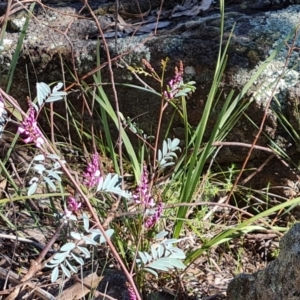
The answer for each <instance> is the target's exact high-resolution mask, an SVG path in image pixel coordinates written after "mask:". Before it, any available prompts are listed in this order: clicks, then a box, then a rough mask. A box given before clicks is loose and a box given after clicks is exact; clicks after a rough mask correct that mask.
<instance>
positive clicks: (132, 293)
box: [127, 283, 137, 300]
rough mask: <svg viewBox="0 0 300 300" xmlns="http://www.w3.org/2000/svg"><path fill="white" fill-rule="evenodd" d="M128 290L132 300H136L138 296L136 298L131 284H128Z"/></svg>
mask: <svg viewBox="0 0 300 300" xmlns="http://www.w3.org/2000/svg"><path fill="white" fill-rule="evenodd" d="M127 290H128V293H129V298H130V300H136V299H137V296H136V294H135V292H134V290H133V288H132V286H131V285H130V284H129V283H127Z"/></svg>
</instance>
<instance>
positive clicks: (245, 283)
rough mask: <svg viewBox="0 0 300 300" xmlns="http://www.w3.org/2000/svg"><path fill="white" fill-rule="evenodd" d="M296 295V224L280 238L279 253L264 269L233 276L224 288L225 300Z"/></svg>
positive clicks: (299, 277)
mask: <svg viewBox="0 0 300 300" xmlns="http://www.w3.org/2000/svg"><path fill="white" fill-rule="evenodd" d="M299 299H300V224H295V225H294V226H293V227H292V228H291V229H290V230H289V232H288V233H287V234H286V235H285V236H284V237H283V238H282V240H281V242H280V254H279V256H278V258H277V259H275V260H274V261H272V262H271V263H270V264H269V265H268V266H267V267H266V268H265V269H264V270H261V271H258V272H256V273H254V274H240V275H238V276H236V277H235V278H234V279H233V280H232V281H231V282H230V283H229V286H228V289H227V300H299Z"/></svg>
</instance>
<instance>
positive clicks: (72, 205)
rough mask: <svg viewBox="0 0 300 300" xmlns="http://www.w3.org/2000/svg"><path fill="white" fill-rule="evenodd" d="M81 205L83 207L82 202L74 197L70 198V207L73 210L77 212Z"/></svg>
mask: <svg viewBox="0 0 300 300" xmlns="http://www.w3.org/2000/svg"><path fill="white" fill-rule="evenodd" d="M80 207H81V203H80V202H77V201H76V199H75V198H74V197H69V198H68V209H69V210H70V211H71V212H77V211H78V210H79V208H80Z"/></svg>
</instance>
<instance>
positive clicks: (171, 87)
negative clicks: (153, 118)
mask: <svg viewBox="0 0 300 300" xmlns="http://www.w3.org/2000/svg"><path fill="white" fill-rule="evenodd" d="M182 84H183V64H182V61H181V62H180V65H179V70H178V68H177V67H175V77H174V79H171V80H170V81H169V84H168V86H167V90H166V91H164V92H163V95H164V97H165V98H166V99H167V100H168V101H170V100H172V99H174V98H175V97H176V95H177V93H178V92H179V90H180V86H181V85H182Z"/></svg>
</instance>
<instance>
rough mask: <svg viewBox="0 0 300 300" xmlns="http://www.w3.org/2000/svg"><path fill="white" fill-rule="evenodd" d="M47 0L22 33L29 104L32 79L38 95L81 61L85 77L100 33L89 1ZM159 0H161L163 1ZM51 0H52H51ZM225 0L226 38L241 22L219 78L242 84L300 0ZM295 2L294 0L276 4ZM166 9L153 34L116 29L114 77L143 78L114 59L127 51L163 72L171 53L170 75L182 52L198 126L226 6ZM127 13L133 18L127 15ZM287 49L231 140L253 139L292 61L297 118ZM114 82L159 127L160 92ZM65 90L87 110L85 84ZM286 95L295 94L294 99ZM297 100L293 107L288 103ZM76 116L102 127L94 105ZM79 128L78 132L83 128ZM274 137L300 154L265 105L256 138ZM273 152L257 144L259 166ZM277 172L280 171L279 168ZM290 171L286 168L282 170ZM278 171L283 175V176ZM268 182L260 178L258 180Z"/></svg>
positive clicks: (22, 92) (8, 56)
mask: <svg viewBox="0 0 300 300" xmlns="http://www.w3.org/2000/svg"><path fill="white" fill-rule="evenodd" d="M50 2H51V3H50V4H49V6H52V8H53V7H55V10H53V9H50V8H46V7H39V8H38V9H37V11H36V12H35V15H36V18H32V19H31V21H30V23H29V27H28V30H27V34H26V36H25V39H24V42H23V51H22V53H21V56H20V58H19V61H18V65H17V68H16V72H15V74H14V79H13V83H12V87H11V94H12V96H13V97H14V98H16V99H18V100H19V102H20V104H21V105H23V108H24V109H27V108H26V100H25V99H26V96H27V95H28V94H29V92H28V86H29V87H30V91H31V94H32V95H35V93H36V92H35V83H36V81H43V82H46V83H51V82H55V81H61V80H63V78H65V79H66V81H67V82H73V81H74V77H72V76H71V74H70V72H73V73H74V72H75V71H76V72H77V74H78V77H79V78H81V76H84V75H85V74H86V73H88V72H90V71H91V70H93V68H95V66H96V63H95V62H96V45H97V40H95V37H96V35H97V34H98V29H97V26H96V24H95V22H94V21H93V20H92V19H91V18H90V17H89V14H88V11H87V9H85V10H84V11H83V12H82V13H81V14H82V16H84V17H87V18H78V17H76V14H78V12H79V10H80V9H81V8H82V6H83V4H82V2H80V1H76V0H75V1H74V0H72V1H67V2H64V1H63V3H64V6H63V7H62V6H59V5H60V4H61V2H58V1H50ZM52 2H53V3H54V4H53V3H52ZM57 2H58V3H57ZM90 2H91V5H92V9H93V10H94V11H95V12H96V11H97V12H99V11H101V9H99V8H98V7H99V6H100V7H101V5H103V3H104V2H110V3H113V2H114V1H103V0H95V1H90ZM157 2H158V3H160V1H157ZM175 2H181V1H172V3H173V4H174V5H175ZM45 3H49V1H48V2H47V1H46V2H45ZM153 3H154V1H153ZM226 3H228V4H227V6H226V8H225V34H224V38H225V40H226V38H228V36H229V34H230V31H231V29H232V27H233V26H234V24H235V29H234V33H233V37H232V42H231V44H230V47H229V49H228V64H227V68H226V70H225V74H224V80H223V82H222V87H223V90H224V92H225V93H228V92H229V91H230V90H231V89H232V88H233V89H235V90H237V91H239V90H241V89H242V88H243V87H244V85H245V84H246V83H247V82H248V80H249V79H250V77H251V75H253V74H254V73H255V71H256V70H257V69H258V68H259V66H260V65H261V64H262V62H263V61H264V60H265V59H266V58H267V57H268V56H269V55H270V53H271V52H272V51H273V50H274V49H275V48H276V47H277V46H278V44H280V43H281V42H282V40H283V39H284V38H286V36H287V35H288V34H289V33H290V32H291V31H292V30H293V29H294V28H295V26H297V24H298V22H299V19H300V5H297V4H295V3H299V1H298V0H296V1H292V0H290V1H279V0H273V1H267V0H244V1H241V0H235V1H226ZM288 4H294V5H291V6H289V7H287V8H284V9H279V8H281V7H285V6H286V5H288ZM157 7H159V6H157ZM152 8H153V9H154V8H155V6H154V5H153V7H152ZM163 9H164V11H168V9H170V7H163ZM154 15H155V14H154ZM14 18H19V19H22V20H23V18H24V14H20V15H17V16H16V17H11V23H12V24H13V25H11V26H10V27H9V30H8V32H7V34H6V36H5V39H4V45H3V47H2V49H0V52H1V53H0V65H1V70H0V71H1V76H0V86H1V87H5V86H6V82H7V79H8V70H9V67H10V65H11V61H12V56H13V54H14V51H15V48H16V44H17V40H18V38H19V36H20V32H19V31H18V29H17V26H18V24H22V22H15V21H14ZM166 19H167V20H168V21H169V22H170V25H168V27H165V28H162V29H160V30H158V32H157V34H156V35H153V34H146V35H145V34H144V35H140V36H133V37H131V36H129V37H126V34H125V33H124V31H122V30H121V29H120V30H119V32H118V34H119V35H120V36H124V37H123V38H118V39H117V52H116V51H115V41H114V39H109V40H108V47H109V49H110V53H111V57H112V58H113V63H114V66H115V68H114V75H115V81H116V82H117V83H123V82H126V83H130V84H139V82H138V81H137V80H135V78H134V76H133V75H132V74H131V73H130V72H129V71H128V70H127V69H126V68H125V67H124V65H122V62H120V61H119V60H118V59H117V57H118V55H119V54H121V53H126V55H124V57H123V58H124V60H125V61H126V62H127V63H128V64H129V65H131V66H136V67H140V66H142V64H141V60H142V59H144V58H145V59H147V60H149V61H150V62H151V64H152V65H153V67H154V68H155V69H156V70H157V71H158V72H159V71H160V61H161V59H165V58H166V57H169V58H170V62H169V64H168V68H167V72H166V74H165V78H166V79H167V80H169V79H171V78H172V76H173V74H174V67H175V65H178V63H179V61H180V60H182V61H183V64H184V66H185V68H186V70H187V74H186V78H185V80H194V81H196V86H197V90H196V93H195V94H194V95H193V96H192V97H191V98H189V99H188V101H187V106H188V107H187V109H188V112H189V119H190V123H191V125H192V126H195V125H197V124H198V122H199V120H200V118H201V115H202V111H203V108H204V105H205V102H206V98H207V94H208V92H209V89H210V86H211V82H212V78H213V74H214V68H215V63H216V58H217V54H218V49H219V35H220V27H219V25H220V13H219V8H218V7H217V6H214V7H212V8H211V9H210V10H209V11H206V12H202V13H199V14H198V15H193V16H189V17H185V16H181V17H178V18H169V17H167V18H166ZM166 19H163V20H166ZM98 20H99V22H100V24H101V25H102V26H103V28H104V27H105V26H106V27H107V26H108V27H109V26H111V25H112V21H113V14H112V13H105V14H104V15H103V14H102V15H101V14H99V15H98ZM125 21H127V22H129V21H128V20H127V19H126V18H125ZM19 30H20V28H19ZM64 32H65V34H64ZM290 43H291V42H290ZM295 47H300V39H299V36H298V38H296V39H295ZM287 55H288V48H287V47H284V48H282V50H281V51H279V53H278V55H277V57H276V58H275V59H274V61H273V62H272V63H271V64H270V65H269V66H268V68H267V69H266V71H265V72H264V73H263V75H262V76H261V77H260V78H259V79H258V80H257V82H256V83H255V86H253V87H252V88H251V89H250V91H249V93H248V95H247V96H246V97H245V99H243V101H244V102H247V101H249V99H251V96H252V95H253V93H256V98H255V101H254V102H253V103H252V104H251V106H250V109H248V110H247V116H248V119H247V118H243V119H240V120H239V121H238V122H237V124H236V126H235V128H234V130H232V131H231V132H230V133H229V135H228V136H227V138H226V139H227V141H234V142H243V143H248V144H249V143H252V142H253V140H254V138H255V135H256V133H257V126H259V125H260V122H261V120H262V116H263V115H264V108H265V106H266V102H267V101H268V99H269V98H270V95H271V91H272V88H271V87H270V85H271V84H272V83H273V82H274V80H275V79H276V78H278V77H279V76H280V75H281V74H282V71H283V70H285V74H283V75H282V78H281V79H280V81H279V84H278V85H277V89H276V91H275V95H276V97H277V99H278V103H279V105H280V106H281V108H282V109H283V112H284V113H285V114H286V116H291V119H289V117H288V121H289V120H291V121H293V124H295V122H294V119H295V111H297V109H298V106H297V105H295V104H293V103H292V102H293V99H289V97H290V95H292V94H293V93H292V92H289V90H291V89H292V88H293V87H294V86H296V84H297V82H298V80H299V73H300V66H299V64H298V52H297V51H295V52H293V53H292V55H291V56H290V59H289V62H288V64H287V66H285V60H286V57H287ZM101 58H102V62H103V63H105V61H106V54H105V51H104V49H103V45H102V50H101ZM62 61H63V62H64V64H65V65H66V66H68V67H69V69H70V70H71V71H70V72H66V73H65V74H64V77H63V75H62V66H61V62H62ZM103 66H104V65H103ZM120 66H121V67H120ZM25 74H26V75H25ZM102 75H103V80H104V81H109V80H110V77H109V73H108V71H107V69H105V68H103V69H102ZM92 80H93V79H92V77H91V76H90V77H89V78H87V79H86V81H87V82H91V81H92ZM143 80H146V81H147V83H148V84H150V85H152V86H154V87H155V88H156V89H159V84H157V82H155V81H153V80H151V79H149V78H143ZM28 83H29V84H28ZM105 91H106V93H107V94H108V97H109V98H111V99H113V94H112V91H111V89H110V88H109V87H107V86H105ZM117 91H118V99H119V103H120V110H121V112H122V113H123V115H124V116H125V117H127V116H129V117H130V118H136V117H137V116H138V117H137V118H136V119H135V121H136V122H137V123H138V124H139V126H140V127H141V128H142V129H144V131H145V132H146V133H147V134H149V135H151V134H153V132H155V128H156V126H157V119H158V115H159V114H158V112H159V109H160V97H157V96H156V95H154V94H151V93H145V92H144V91H141V90H137V89H130V88H128V87H122V86H120V85H118V86H117ZM291 91H292V90H291ZM68 99H69V101H70V102H71V103H72V105H74V107H75V108H76V109H77V111H78V112H81V111H82V101H80V100H78V99H81V94H80V92H78V89H77V90H76V88H75V89H73V90H72V91H71V92H70V94H69V96H68ZM278 103H277V104H276V102H274V106H273V109H276V108H277V107H276V106H278ZM288 103H291V105H290V104H288ZM221 107H222V98H221V99H220V102H219V105H217V106H216V107H215V110H214V111H213V113H212V115H211V117H210V119H209V128H208V129H207V130H206V139H207V138H208V137H209V136H210V133H211V130H212V128H213V126H214V124H215V122H216V118H217V117H218V115H219V112H220V109H221ZM64 109H65V105H64V103H61V104H59V103H56V104H55V111H56V112H57V113H58V114H61V115H65V111H64ZM290 109H292V111H289V110H290ZM298 111H299V109H298ZM171 113H172V110H168V111H167V113H166V115H165V118H164V119H165V120H166V122H164V124H163V126H162V128H163V130H165V129H166V127H167V121H168V120H169V116H170V115H171ZM79 118H81V121H83V122H84V123H85V124H86V125H87V126H89V125H91V124H93V125H94V126H96V127H99V129H100V130H101V129H102V127H101V126H102V125H101V121H100V120H99V118H98V116H95V117H94V119H93V120H92V118H91V117H90V115H89V113H88V111H87V110H85V111H84V112H83V113H82V115H80V116H79ZM249 120H251V121H249ZM55 122H56V125H57V127H59V129H60V130H61V132H60V134H61V136H68V133H67V132H65V131H66V130H67V126H65V125H60V124H59V122H61V119H60V118H57V119H55ZM43 123H44V126H43V129H44V130H45V131H46V132H49V126H48V125H47V122H46V121H45V122H43V120H42V124H43ZM150 128H152V131H150ZM183 129H184V126H183V124H182V121H181V120H180V118H177V119H175V121H174V127H173V129H172V132H171V135H174V136H175V137H178V138H181V137H182V136H181V132H184V130H183ZM296 130H298V129H296ZM96 131H97V132H98V131H99V130H98V129H97V130H96ZM73 136H76V133H75V134H74V135H73ZM161 136H163V134H161ZM270 140H271V141H272V142H273V143H275V144H277V145H279V147H280V148H282V149H287V148H288V149H289V150H290V151H294V152H293V153H296V154H297V155H298V154H299V152H298V148H297V145H295V142H294V141H293V140H292V139H291V137H290V136H289V135H288V134H287V133H286V131H284V130H282V127H280V124H279V122H278V118H277V115H276V114H275V113H274V110H269V111H268V115H267V120H266V123H265V126H264V135H261V137H260V139H259V141H258V144H259V145H261V146H265V147H267V146H268V145H269V143H270ZM247 153H248V148H242V147H223V149H222V150H221V152H220V153H219V155H218V157H217V159H218V163H219V164H222V163H228V162H229V163H240V162H242V161H243V160H244V159H245V157H246V156H247ZM268 155H269V154H266V153H264V152H262V151H254V152H253V155H252V156H251V160H254V159H255V160H256V161H257V162H258V161H259V162H258V163H257V165H256V166H254V168H255V167H257V166H259V165H260V163H262V162H263V161H264V160H265V159H266V157H267V156H268ZM273 175H274V174H272V176H273ZM278 176H279V177H280V176H283V175H282V174H279V175H278ZM284 177H286V176H285V175H284ZM261 178H268V176H261ZM279 179H280V180H281V178H279ZM280 180H278V181H280ZM293 180H296V178H294V177H293ZM262 184H263V183H259V185H260V186H262ZM253 187H254V188H257V186H256V185H253Z"/></svg>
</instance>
